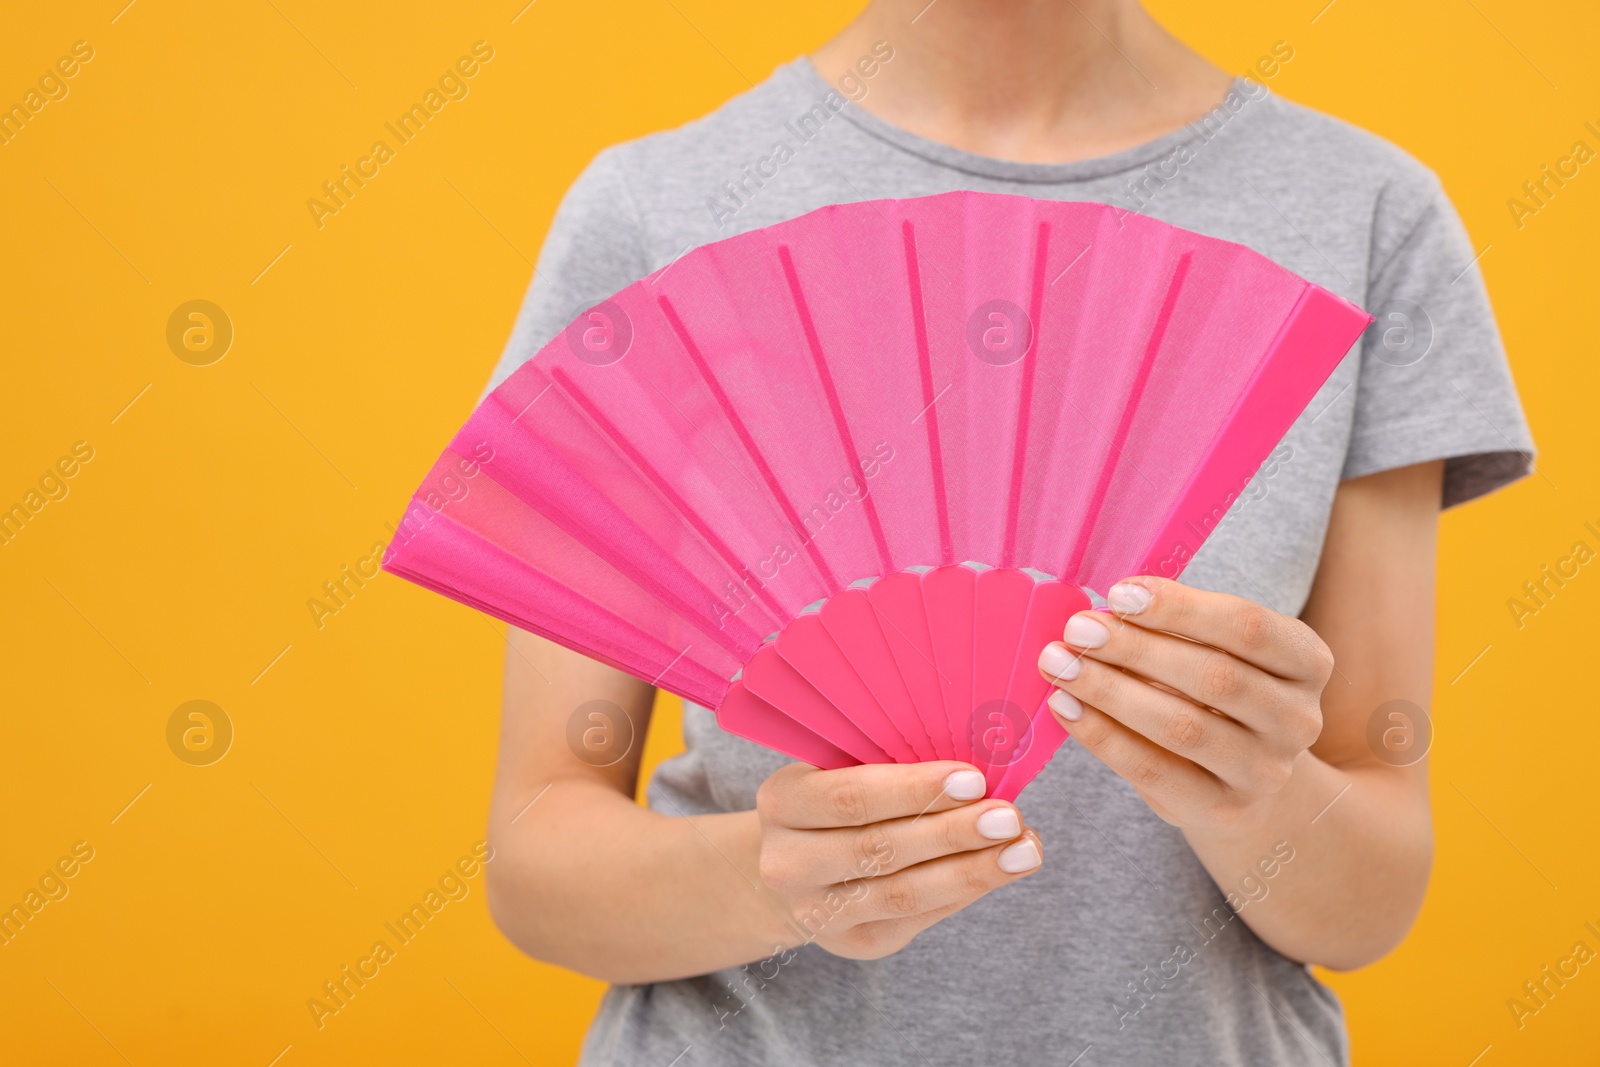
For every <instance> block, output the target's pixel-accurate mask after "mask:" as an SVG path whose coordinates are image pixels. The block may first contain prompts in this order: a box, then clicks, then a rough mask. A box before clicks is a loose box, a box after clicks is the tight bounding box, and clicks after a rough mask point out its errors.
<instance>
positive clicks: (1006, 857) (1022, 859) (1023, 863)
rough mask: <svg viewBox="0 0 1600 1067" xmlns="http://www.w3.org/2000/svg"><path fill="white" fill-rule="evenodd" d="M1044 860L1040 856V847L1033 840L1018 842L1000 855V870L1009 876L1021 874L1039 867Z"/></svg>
mask: <svg viewBox="0 0 1600 1067" xmlns="http://www.w3.org/2000/svg"><path fill="white" fill-rule="evenodd" d="M1043 858H1044V857H1042V856H1040V855H1039V846H1038V845H1036V844H1034V843H1033V841H1032V839H1029V840H1026V841H1018V842H1017V843H1016V844H1014V845H1012V846H1010V847H1009V848H1007V849H1005V850H1004V851H1002V852H1001V853H1000V869H1001V870H1002V871H1005V872H1006V873H1007V874H1021V873H1022V872H1023V871H1031V870H1033V869H1034V868H1035V867H1037V866H1039V863H1040V861H1041V860H1043Z"/></svg>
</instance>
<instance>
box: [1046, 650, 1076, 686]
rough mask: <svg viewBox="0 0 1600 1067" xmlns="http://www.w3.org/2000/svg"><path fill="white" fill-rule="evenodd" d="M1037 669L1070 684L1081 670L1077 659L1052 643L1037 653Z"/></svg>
mask: <svg viewBox="0 0 1600 1067" xmlns="http://www.w3.org/2000/svg"><path fill="white" fill-rule="evenodd" d="M1039 669H1040V670H1041V671H1044V673H1046V674H1048V675H1049V676H1050V677H1052V678H1055V679H1057V680H1058V681H1063V682H1070V681H1072V680H1073V679H1074V678H1076V677H1077V676H1078V672H1079V671H1081V670H1083V664H1081V663H1079V662H1078V657H1077V656H1074V655H1073V654H1072V653H1071V652H1068V651H1067V650H1066V649H1064V648H1062V647H1061V646H1060V645H1058V644H1055V643H1054V642H1052V643H1051V644H1048V645H1045V646H1044V651H1043V652H1041V653H1039Z"/></svg>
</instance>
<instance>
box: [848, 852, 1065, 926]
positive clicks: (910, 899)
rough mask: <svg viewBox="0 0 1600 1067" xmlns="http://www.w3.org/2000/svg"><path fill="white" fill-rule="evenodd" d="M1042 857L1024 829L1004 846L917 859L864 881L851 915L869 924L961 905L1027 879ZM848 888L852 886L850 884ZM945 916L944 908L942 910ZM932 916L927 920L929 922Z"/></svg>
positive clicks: (1042, 853)
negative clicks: (919, 861) (864, 888)
mask: <svg viewBox="0 0 1600 1067" xmlns="http://www.w3.org/2000/svg"><path fill="white" fill-rule="evenodd" d="M1043 861H1044V849H1043V847H1042V846H1041V845H1040V842H1039V835H1038V834H1036V833H1034V832H1033V831H1032V830H1028V831H1025V832H1024V834H1023V836H1022V838H1021V839H1020V840H1017V841H1015V842H1013V843H1011V844H1009V845H994V846H991V847H989V848H986V849H983V850H982V851H980V852H964V853H960V854H958V855H954V856H944V857H941V858H940V859H936V860H929V861H928V862H926V863H919V864H917V865H916V866H914V867H907V868H906V869H905V870H903V871H899V872H896V873H895V874H890V875H885V876H883V877H880V878H871V879H868V880H866V881H865V882H864V883H861V884H863V885H865V887H866V890H867V892H866V895H865V896H863V897H862V898H861V899H859V900H857V901H854V902H852V904H851V905H850V907H851V908H852V909H854V910H853V911H852V918H853V919H854V920H855V921H856V922H861V923H870V922H872V921H874V920H882V919H891V920H895V919H910V918H913V917H916V916H921V915H923V914H924V913H927V912H940V911H944V910H945V909H949V908H951V907H952V906H953V907H955V908H963V907H966V906H967V905H968V904H971V903H972V902H973V901H975V900H977V899H979V898H980V897H982V896H984V895H985V894H986V893H990V892H993V891H994V890H996V889H998V888H999V887H1000V886H1003V885H1007V884H1009V883H1011V882H1015V881H1017V880H1018V879H1021V878H1026V877H1027V876H1028V875H1029V874H1031V873H1032V872H1034V871H1036V870H1038V869H1039V865H1040V864H1041V863H1042V862H1043ZM851 888H855V887H854V886H852V887H851ZM945 913H946V914H948V912H947V911H945ZM932 921H934V920H929V924H930V925H931V922H932Z"/></svg>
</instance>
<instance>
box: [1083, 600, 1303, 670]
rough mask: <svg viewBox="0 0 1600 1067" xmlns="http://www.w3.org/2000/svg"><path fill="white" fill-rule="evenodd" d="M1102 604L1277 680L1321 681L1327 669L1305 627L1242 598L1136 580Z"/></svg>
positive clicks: (1119, 613) (1138, 623)
mask: <svg viewBox="0 0 1600 1067" xmlns="http://www.w3.org/2000/svg"><path fill="white" fill-rule="evenodd" d="M1106 599H1107V602H1108V603H1109V604H1110V606H1111V609H1112V611H1114V612H1116V614H1117V615H1118V616H1119V617H1120V618H1122V619H1124V620H1126V621H1127V622H1131V623H1134V624H1135V625H1138V626H1142V627H1144V628H1146V629H1150V630H1165V631H1167V632H1168V633H1174V634H1177V635H1179V636H1180V637H1187V638H1189V639H1190V640H1193V641H1199V642H1201V643H1202V644H1207V645H1211V646H1212V647H1214V648H1220V649H1222V650H1223V651H1224V652H1229V653H1232V654H1233V655H1234V656H1236V657H1238V658H1239V659H1241V660H1244V661H1245V662H1246V663H1251V664H1254V665H1255V666H1257V667H1259V668H1261V669H1262V670H1264V671H1266V672H1267V673H1269V674H1275V675H1277V676H1278V677H1280V678H1290V679H1294V680H1296V681H1316V680H1323V681H1325V680H1326V679H1327V676H1328V674H1330V673H1331V672H1332V669H1333V655H1332V653H1330V652H1329V651H1328V646H1327V645H1326V644H1324V643H1323V641H1322V639H1321V638H1320V637H1318V636H1317V635H1316V633H1315V631H1313V630H1312V629H1311V627H1309V626H1307V625H1306V624H1305V623H1303V622H1301V621H1300V620H1299V619H1291V618H1289V617H1288V616H1287V615H1280V614H1278V613H1277V612H1276V611H1273V610H1272V609H1270V608H1266V607H1262V606H1261V605H1260V604H1256V603H1254V602H1252V601H1249V600H1246V599H1244V598H1243V597H1237V596H1233V595H1231V594H1229V593H1212V592H1207V591H1206V590H1203V589H1192V588H1190V587H1189V586H1187V585H1183V584H1181V583H1179V582H1174V581H1171V580H1169V579H1166V578H1155V577H1151V576H1149V575H1141V576H1139V577H1136V578H1127V579H1124V580H1123V581H1121V582H1118V583H1117V584H1116V585H1114V586H1112V587H1111V589H1110V590H1108V592H1107V598H1106ZM1319 676H1320V678H1319Z"/></svg>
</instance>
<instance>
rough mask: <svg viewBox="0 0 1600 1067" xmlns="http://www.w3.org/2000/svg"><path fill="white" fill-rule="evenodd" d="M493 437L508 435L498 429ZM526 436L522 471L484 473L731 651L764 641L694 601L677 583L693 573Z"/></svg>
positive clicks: (550, 450) (493, 415) (493, 416)
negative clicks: (526, 459) (681, 591)
mask: <svg viewBox="0 0 1600 1067" xmlns="http://www.w3.org/2000/svg"><path fill="white" fill-rule="evenodd" d="M508 411H509V408H507V407H504V406H500V407H499V408H497V409H496V408H491V409H490V414H489V416H488V418H487V419H486V421H488V422H489V424H490V426H491V427H493V426H494V423H495V422H497V421H498V420H499V419H501V418H504V416H505V414H506V413H507V412H508ZM502 429H503V430H505V431H507V435H508V436H509V435H510V430H511V424H510V423H509V422H507V423H505V424H504V426H503V427H502ZM495 437H496V439H504V438H503V437H501V435H500V434H499V433H496V434H495ZM528 440H529V445H528V450H527V452H526V453H525V456H526V457H527V458H528V459H529V460H530V462H528V463H527V464H526V465H525V467H524V468H523V469H521V470H520V471H519V470H518V469H517V468H516V467H515V466H513V467H510V468H508V470H507V473H506V474H504V475H501V476H499V477H496V474H495V472H493V471H489V472H486V473H488V476H489V478H490V480H491V481H493V482H494V483H495V484H496V485H499V486H500V487H501V488H503V489H505V491H506V492H508V493H510V494H511V495H512V496H514V497H516V498H517V499H518V500H521V501H522V502H523V503H524V504H526V505H527V506H528V507H530V508H532V509H533V510H535V511H537V512H538V513H539V514H541V515H543V516H544V517H545V518H546V519H547V520H548V521H549V522H551V523H552V524H553V525H555V526H556V527H557V528H559V529H560V530H561V531H562V532H563V533H564V534H566V535H567V536H568V537H570V538H572V540H573V541H575V542H577V543H579V544H582V545H584V546H585V547H587V548H588V549H589V551H591V552H593V553H594V554H595V555H596V556H598V557H599V558H600V559H603V560H604V561H605V562H606V564H607V565H609V566H610V567H611V568H612V569H614V570H615V571H616V572H617V573H618V574H621V575H623V576H625V577H627V578H628V579H629V580H630V581H632V582H633V583H634V584H635V585H637V586H638V587H639V588H640V589H642V590H644V591H645V592H647V593H649V594H650V595H651V596H653V597H655V598H656V600H658V601H660V602H661V603H662V604H664V605H666V606H668V607H670V608H671V609H672V610H673V611H675V612H676V613H677V614H678V615H679V616H681V617H682V618H683V619H684V620H685V621H686V622H688V623H690V624H691V625H693V626H694V627H695V628H696V629H698V630H699V631H700V632H701V633H703V634H705V635H706V636H707V637H709V638H710V639H711V640H712V641H713V642H715V643H717V644H719V645H721V646H723V647H724V648H726V649H728V651H730V652H736V651H737V652H743V653H744V654H748V651H747V650H750V649H754V648H755V647H757V646H759V645H760V644H761V635H760V634H759V633H757V632H756V631H755V630H754V629H753V628H751V627H750V625H749V624H748V623H746V622H744V621H743V620H735V625H734V626H732V627H729V626H726V620H723V621H722V622H721V623H718V622H717V621H716V620H713V619H712V618H711V614H710V612H708V611H706V610H705V609H704V608H699V607H696V606H695V605H694V604H692V603H690V602H689V600H688V598H687V597H685V596H684V595H683V594H682V593H680V592H679V591H678V589H677V588H675V587H674V583H676V584H680V585H683V586H688V587H694V586H699V585H700V583H699V582H698V581H697V580H696V579H695V577H694V575H693V573H692V572H691V571H689V569H688V568H687V567H685V566H683V565H682V563H681V562H680V561H679V560H677V559H676V558H675V557H674V556H673V555H672V554H671V553H670V552H668V551H667V550H666V549H664V548H663V547H662V546H661V545H659V544H657V543H656V541H655V540H654V539H653V538H651V537H650V536H649V535H648V534H646V533H645V532H644V530H643V529H642V528H641V527H640V526H639V524H638V523H637V522H636V521H635V520H634V519H633V518H632V517H631V516H629V515H628V514H627V513H626V512H625V511H623V510H622V509H621V508H620V507H619V506H618V504H617V503H616V501H614V500H612V499H610V498H608V497H607V496H605V495H604V494H603V493H601V492H599V491H597V489H596V488H595V486H594V485H593V484H592V483H591V482H590V481H589V480H588V479H587V478H585V477H584V476H583V475H582V474H580V473H579V472H578V470H577V469H575V468H574V467H573V466H572V464H570V463H569V462H567V460H566V459H565V458H563V457H562V456H561V455H560V453H558V452H557V451H556V449H555V448H554V447H552V446H551V445H550V444H549V443H547V442H545V441H543V440H541V439H538V438H529V439H528ZM533 457H537V459H538V462H537V463H534V462H531V460H532V458H533ZM598 531H604V533H603V534H601V533H599V532H598ZM586 535H591V536H586ZM669 577H670V579H671V581H670V582H669V580H668V578H669Z"/></svg>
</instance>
